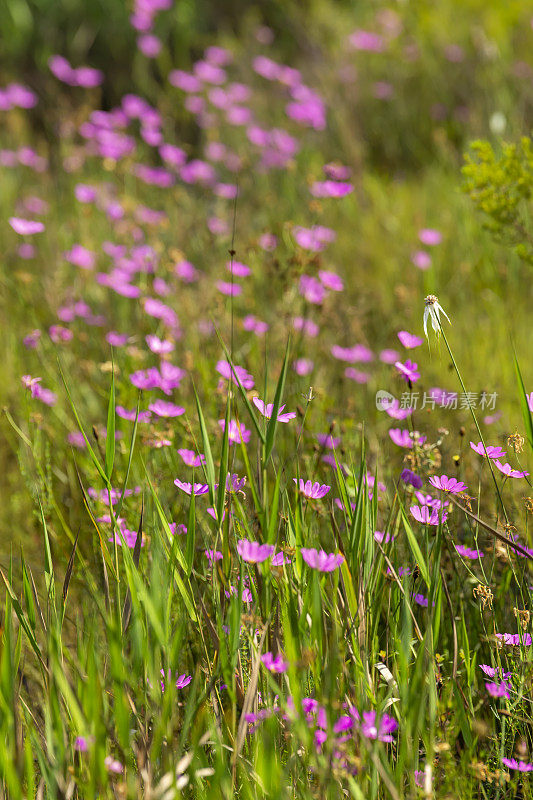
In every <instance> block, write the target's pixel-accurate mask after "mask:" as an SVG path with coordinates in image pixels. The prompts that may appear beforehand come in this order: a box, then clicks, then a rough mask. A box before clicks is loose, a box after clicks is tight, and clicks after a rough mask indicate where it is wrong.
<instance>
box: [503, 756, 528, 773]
mask: <svg viewBox="0 0 533 800" xmlns="http://www.w3.org/2000/svg"><path fill="white" fill-rule="evenodd" d="M502 764H504V765H505V766H506V767H508V768H509V769H517V770H518V772H533V764H528V763H527V761H517V760H516V758H502Z"/></svg>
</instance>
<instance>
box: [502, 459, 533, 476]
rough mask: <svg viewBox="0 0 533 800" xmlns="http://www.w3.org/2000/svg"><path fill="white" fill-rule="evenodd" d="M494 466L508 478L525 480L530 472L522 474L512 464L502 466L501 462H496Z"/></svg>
mask: <svg viewBox="0 0 533 800" xmlns="http://www.w3.org/2000/svg"><path fill="white" fill-rule="evenodd" d="M494 466H495V467H498V469H499V470H500V472H501V473H503V475H505V476H506V477H507V478H525V477H526V475H529V472H521V471H520V470H518V469H513V468H512V467H511V465H510V464H502V463H501V461H498V460H495V461H494Z"/></svg>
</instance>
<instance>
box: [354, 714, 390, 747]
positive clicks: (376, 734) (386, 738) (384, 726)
mask: <svg viewBox="0 0 533 800" xmlns="http://www.w3.org/2000/svg"><path fill="white" fill-rule="evenodd" d="M359 727H360V730H361V733H362V734H363V736H364V737H365V738H366V739H378V740H379V741H380V742H392V741H393V738H392V734H393V733H394V731H395V730H396V729H397V728H398V723H397V722H396V720H395V719H393V718H392V717H389V716H388V714H383V716H382V717H381V719H379V720H378V719H377V714H376V712H375V711H363V719H362V721H361V722H360V726H359Z"/></svg>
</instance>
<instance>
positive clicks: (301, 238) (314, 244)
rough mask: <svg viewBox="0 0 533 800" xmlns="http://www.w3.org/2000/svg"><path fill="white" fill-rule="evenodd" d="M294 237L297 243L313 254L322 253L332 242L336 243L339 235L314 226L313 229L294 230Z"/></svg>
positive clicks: (319, 226)
mask: <svg viewBox="0 0 533 800" xmlns="http://www.w3.org/2000/svg"><path fill="white" fill-rule="evenodd" d="M293 236H294V238H295V240H296V243H297V244H299V245H300V247H303V248H304V250H311V251H312V252H315V253H317V252H320V251H321V250H323V249H324V247H325V246H326V245H327V244H329V243H330V242H333V241H335V239H336V238H337V234H336V233H335V231H333V230H331V228H325V227H324V226H322V225H314V226H313V227H312V228H301V227H298V226H297V227H295V228H293Z"/></svg>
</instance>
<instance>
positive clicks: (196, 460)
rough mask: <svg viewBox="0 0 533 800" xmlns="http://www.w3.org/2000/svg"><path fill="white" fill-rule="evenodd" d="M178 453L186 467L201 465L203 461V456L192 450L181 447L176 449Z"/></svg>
mask: <svg viewBox="0 0 533 800" xmlns="http://www.w3.org/2000/svg"><path fill="white" fill-rule="evenodd" d="M178 455H180V456H181V458H182V459H183V461H184V463H185V464H186V465H187V466H188V467H199V466H201V465H202V464H204V463H205V456H203V455H196V453H195V452H194V450H185V449H183V448H182V449H180V450H178Z"/></svg>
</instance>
